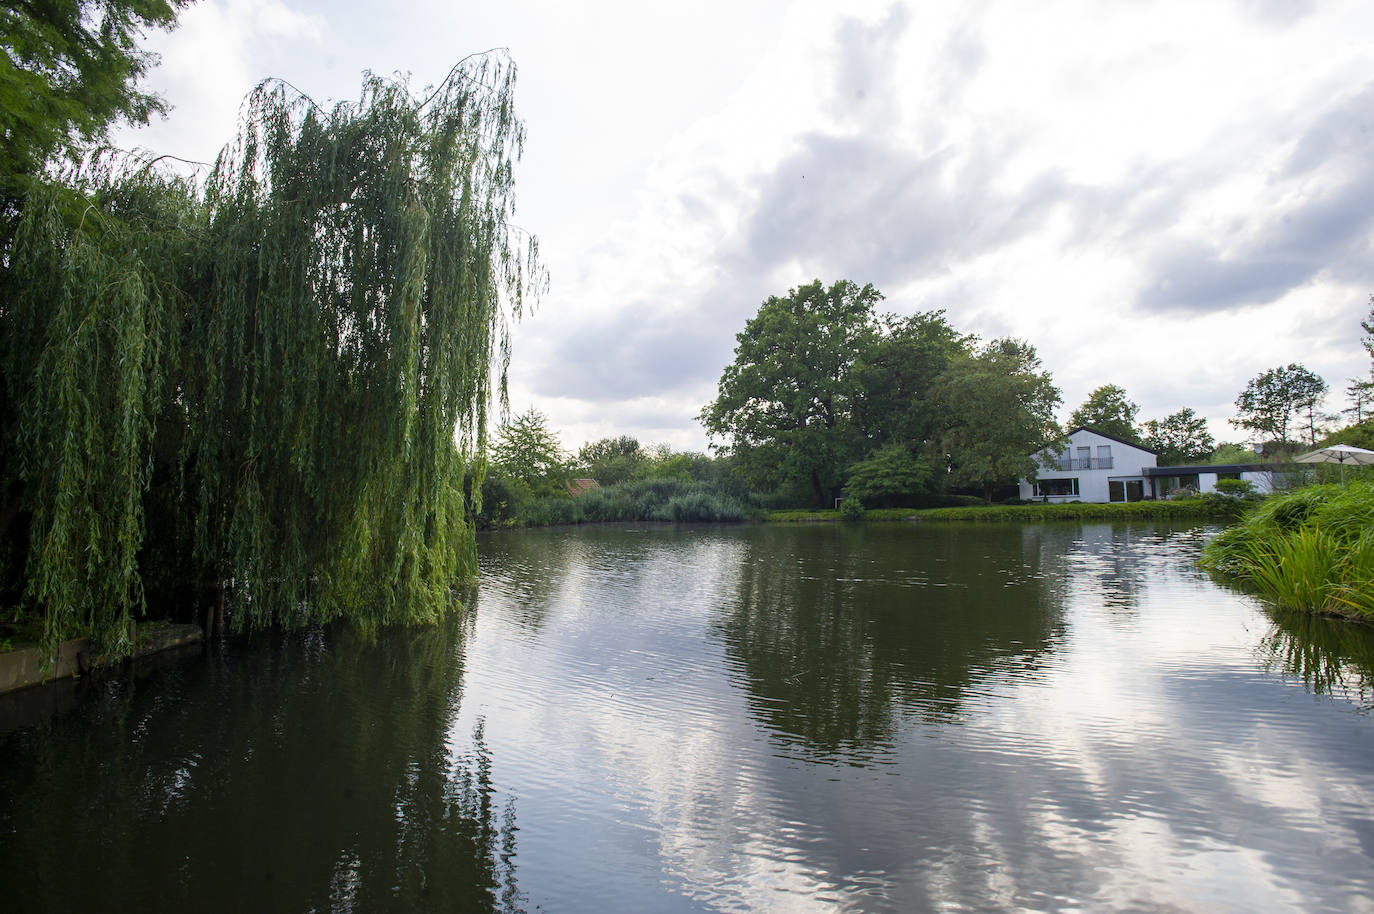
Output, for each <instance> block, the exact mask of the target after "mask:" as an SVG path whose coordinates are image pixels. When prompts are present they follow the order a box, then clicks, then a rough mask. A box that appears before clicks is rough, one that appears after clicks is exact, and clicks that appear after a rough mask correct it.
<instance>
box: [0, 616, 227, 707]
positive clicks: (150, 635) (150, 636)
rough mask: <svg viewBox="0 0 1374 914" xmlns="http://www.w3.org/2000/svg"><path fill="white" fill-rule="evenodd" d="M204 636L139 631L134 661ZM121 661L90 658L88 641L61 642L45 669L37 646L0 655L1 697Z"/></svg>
mask: <svg viewBox="0 0 1374 914" xmlns="http://www.w3.org/2000/svg"><path fill="white" fill-rule="evenodd" d="M203 638H204V633H203V632H202V631H201V629H200V626H199V625H159V626H157V627H156V628H149V629H144V630H140V631H139V632H138V635H137V637H136V638H135V642H136V643H135V645H134V652H133V658H134V659H137V658H139V657H146V656H148V655H149V654H156V653H160V652H161V651H166V650H171V649H172V648H177V647H184V646H185V645H188V644H196V643H199V642H200V641H201V640H202V639H203ZM123 659H124V658H122V657H121V658H116V657H109V656H92V653H91V642H90V639H89V638H78V639H76V640H75V641H63V642H62V643H61V644H59V645H58V646H57V657H56V659H55V660H54V661H53V662H52V664H51V665H50V666H49V667H48V668H47V669H46V670H45V669H44V668H43V652H42V650H41V649H40V648H39V647H37V646H36V645H31V646H27V647H22V648H19V649H17V650H13V651H7V652H6V653H3V654H0V694H4V693H6V692H14V691H17V690H18V689H26V688H29V687H30V686H36V685H42V684H43V683H45V682H53V681H55V680H58V679H66V678H70V677H72V676H77V675H80V674H82V673H86V672H89V671H90V670H92V669H96V668H99V667H103V666H111V665H113V664H115V663H118V662H120V661H121V660H123Z"/></svg>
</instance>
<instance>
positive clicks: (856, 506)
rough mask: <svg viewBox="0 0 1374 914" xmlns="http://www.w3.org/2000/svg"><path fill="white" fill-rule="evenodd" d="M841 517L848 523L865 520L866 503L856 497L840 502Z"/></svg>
mask: <svg viewBox="0 0 1374 914" xmlns="http://www.w3.org/2000/svg"><path fill="white" fill-rule="evenodd" d="M840 517H842V518H844V519H845V520H848V521H857V520H863V519H864V503H863V502H862V501H860V500H859V499H857V498H855V497H854V496H852V495H851V496H850V497H849V498H846V499H845V500H844V501H842V502H840Z"/></svg>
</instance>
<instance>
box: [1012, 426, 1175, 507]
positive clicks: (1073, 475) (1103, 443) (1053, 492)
mask: <svg viewBox="0 0 1374 914" xmlns="http://www.w3.org/2000/svg"><path fill="white" fill-rule="evenodd" d="M1031 456H1032V458H1033V459H1034V460H1035V462H1036V465H1037V466H1038V469H1037V471H1036V477H1035V481H1034V482H1031V481H1030V480H1029V479H1023V480H1021V497H1022V498H1023V499H1026V500H1030V499H1036V500H1041V501H1088V502H1107V501H1140V500H1141V499H1143V498H1145V497H1147V496H1149V495H1153V489H1152V488H1151V487H1150V483H1149V480H1148V479H1147V478H1146V476H1145V473H1144V470H1145V469H1147V468H1149V469H1154V468H1155V466H1156V464H1157V463H1158V459H1157V457H1156V456H1155V452H1154V451H1152V450H1150V449H1149V448H1144V447H1141V446H1140V445H1138V444H1131V443H1130V442H1129V441H1122V440H1121V439H1120V438H1113V437H1112V436H1111V435H1104V434H1103V433H1102V432H1098V431H1094V430H1092V429H1090V428H1087V427H1086V426H1079V427H1078V428H1076V429H1074V430H1073V431H1071V432H1069V447H1068V450H1066V451H1064V453H1062V454H1048V453H1045V452H1044V451H1041V452H1040V453H1038V454H1032V455H1031Z"/></svg>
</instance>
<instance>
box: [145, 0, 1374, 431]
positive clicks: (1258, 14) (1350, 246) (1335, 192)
mask: <svg viewBox="0 0 1374 914" xmlns="http://www.w3.org/2000/svg"><path fill="white" fill-rule="evenodd" d="M150 45H151V46H152V47H153V48H154V49H156V50H157V51H158V52H159V53H161V55H162V66H161V67H160V68H159V69H158V70H157V71H156V72H155V73H154V74H153V75H152V76H151V78H150V79H149V80H148V84H149V85H150V86H151V87H152V88H154V89H156V90H158V91H160V92H162V93H163V95H164V96H165V97H166V98H167V100H168V101H169V102H170V103H171V104H172V106H173V109H174V110H173V111H172V114H171V116H170V117H169V118H168V119H167V120H165V121H163V122H161V123H158V124H156V125H154V126H152V127H150V128H147V129H144V130H141V131H138V132H136V133H132V134H130V133H127V132H126V133H123V134H121V135H120V136H119V140H120V142H121V144H123V145H127V146H132V145H139V146H144V147H147V148H149V149H153V150H156V151H157V152H159V153H164V152H165V153H173V154H176V155H180V156H183V157H186V158H191V159H200V160H209V159H211V158H213V156H214V154H215V152H216V151H217V150H218V149H219V147H220V146H222V145H223V144H224V143H226V142H228V141H229V140H230V139H231V137H232V135H233V132H234V129H235V124H236V119H237V114H238V108H239V103H240V101H241V100H242V98H243V96H244V95H245V94H247V92H248V91H249V90H250V89H251V88H252V87H253V85H255V84H256V83H257V82H258V81H260V80H261V79H263V78H264V77H267V76H278V77H282V78H284V79H286V80H288V81H290V82H291V83H293V84H294V85H296V86H297V87H299V88H300V89H302V90H303V91H305V92H306V93H308V94H310V95H311V96H312V97H314V98H315V99H316V100H317V101H324V100H326V99H332V100H351V99H354V98H356V97H357V93H358V88H359V84H360V76H361V73H362V71H363V70H368V69H370V70H372V71H374V72H377V73H382V74H390V73H393V72H404V73H409V74H411V80H412V83H413V85H414V87H415V89H416V91H417V92H418V90H419V89H420V88H421V87H423V86H425V85H431V84H435V83H437V82H438V81H439V80H441V79H442V78H443V77H444V75H445V74H446V73H447V72H448V70H449V69H450V68H451V67H452V66H453V64H454V63H455V62H457V61H458V60H459V59H460V58H461V57H463V56H465V55H467V54H469V53H471V52H473V51H480V50H484V49H486V48H491V47H498V46H499V47H506V48H509V50H510V53H511V56H512V57H513V59H514V60H515V62H516V65H517V66H518V68H519V80H518V88H517V105H518V108H519V111H520V113H521V114H522V116H523V117H524V119H525V121H526V125H527V128H528V142H527V145H526V153H525V158H524V160H523V162H522V165H521V168H520V170H519V171H518V172H517V192H518V198H519V203H518V205H519V213H518V221H519V223H520V224H521V225H522V226H523V227H525V228H527V229H528V230H530V231H531V232H533V233H534V234H536V235H537V236H538V237H539V239H540V244H541V248H542V252H543V255H544V258H545V263H546V265H547V266H548V268H549V271H550V278H551V288H550V291H549V293H548V295H547V296H546V297H545V298H544V300H543V302H542V305H541V306H540V309H539V311H538V312H537V313H536V314H535V315H533V316H532V317H527V318H526V319H525V320H524V321H523V322H522V323H521V324H520V325H518V326H517V328H516V330H515V354H514V359H513V363H512V368H511V406H512V409H513V410H514V411H517V412H518V411H522V410H524V409H525V408H527V407H528V406H530V405H534V406H536V407H537V408H539V409H540V410H542V411H543V412H544V413H545V414H546V415H547V416H548V417H549V419H550V421H551V423H552V425H553V426H554V428H555V429H557V430H558V431H559V433H560V437H561V439H562V442H563V444H564V446H565V447H566V448H568V449H570V450H575V449H576V448H577V446H578V445H580V444H581V443H583V442H585V441H588V440H593V439H596V438H599V437H603V436H608V435H619V434H630V435H634V436H636V437H638V438H639V439H640V440H641V442H644V443H650V442H668V443H671V444H672V445H674V446H675V447H679V448H692V449H702V448H704V446H705V444H706V438H705V434H704V432H703V431H702V429H701V427H700V425H699V424H698V423H697V421H696V418H695V417H696V415H697V413H698V412H699V411H700V409H701V407H702V406H703V404H705V403H706V402H708V401H709V400H711V399H712V398H713V397H714V395H715V384H716V381H717V380H718V379H719V377H720V373H721V370H722V369H723V368H724V367H725V365H726V364H728V363H729V362H730V360H731V359H732V356H733V350H734V346H735V334H736V333H738V332H739V331H740V330H742V329H743V327H744V323H745V321H746V320H747V319H748V318H750V317H752V316H753V314H754V313H755V312H756V311H757V309H758V306H759V304H760V303H761V302H762V301H763V300H764V299H765V298H767V297H768V296H769V295H773V294H777V295H782V294H785V293H786V292H787V291H788V290H789V289H791V288H793V287H796V286H798V285H801V284H803V283H806V282H809V281H811V280H813V279H821V280H823V281H824V282H826V283H827V284H828V283H830V282H833V281H835V280H837V279H841V278H844V279H851V280H854V281H855V282H858V283H860V284H862V283H873V284H874V285H876V286H877V287H878V288H879V289H881V290H882V292H883V293H884V295H885V296H886V301H885V302H884V309H885V310H890V311H895V312H898V313H902V314H907V313H911V312H913V311H924V310H933V309H937V308H943V309H945V311H946V312H947V314H948V316H949V319H950V321H951V323H953V324H954V325H955V326H956V327H957V328H959V329H960V330H963V331H966V332H974V333H977V334H979V335H980V336H983V337H985V338H990V337H995V336H1003V335H1014V336H1019V337H1023V338H1025V339H1027V340H1029V341H1030V342H1032V343H1033V344H1034V345H1035V346H1036V347H1037V348H1038V349H1039V352H1040V354H1041V356H1042V358H1043V359H1044V362H1045V365H1046V367H1048V368H1049V369H1050V370H1051V371H1052V372H1053V374H1054V378H1055V380H1056V382H1057V383H1058V385H1059V386H1060V388H1061V389H1062V391H1063V393H1064V407H1063V410H1062V417H1064V418H1067V416H1068V413H1069V412H1070V411H1071V410H1072V409H1073V408H1074V407H1075V406H1077V405H1078V404H1079V403H1081V402H1082V401H1083V400H1084V398H1086V396H1087V395H1088V393H1089V392H1090V391H1091V390H1092V389H1093V388H1094V387H1097V386H1098V385H1100V384H1105V383H1115V384H1119V385H1121V386H1122V387H1124V388H1125V389H1126V391H1127V393H1128V394H1129V395H1130V396H1131V398H1132V399H1134V400H1136V401H1137V402H1139V403H1140V404H1141V407H1142V409H1141V418H1142V419H1149V418H1162V417H1163V416H1165V415H1167V414H1168V413H1171V412H1174V411H1176V410H1178V409H1179V408H1181V407H1184V406H1190V407H1192V408H1193V409H1195V410H1197V411H1198V412H1199V413H1201V414H1202V415H1205V416H1206V417H1208V419H1209V420H1211V426H1212V431H1213V433H1214V434H1215V435H1217V436H1218V437H1219V438H1222V439H1228V440H1240V438H1241V435H1240V433H1239V432H1237V431H1236V430H1235V429H1233V428H1232V427H1231V426H1229V425H1228V424H1227V423H1226V419H1228V418H1230V417H1232V416H1233V415H1234V406H1233V401H1234V400H1235V397H1236V394H1237V393H1239V391H1240V390H1241V388H1243V387H1244V385H1245V382H1246V381H1247V380H1249V379H1250V378H1252V377H1254V376H1255V375H1256V374H1258V373H1259V372H1261V371H1263V370H1265V369H1267V368H1272V367H1275V366H1278V365H1286V364H1288V363H1290V362H1301V363H1303V364H1305V365H1306V366H1307V367H1308V368H1310V369H1312V370H1313V371H1315V372H1317V373H1318V374H1320V375H1321V376H1322V377H1324V378H1325V379H1326V381H1327V383H1328V384H1329V385H1330V387H1331V389H1332V396H1331V397H1330V398H1329V400H1328V404H1327V405H1328V407H1329V408H1330V409H1332V410H1333V411H1334V410H1336V409H1340V408H1343V407H1344V406H1345V405H1347V404H1346V402H1345V398H1344V395H1343V390H1344V388H1345V386H1346V384H1347V383H1348V379H1349V378H1351V377H1354V376H1357V375H1363V374H1365V373H1366V372H1367V371H1368V369H1369V365H1370V362H1369V357H1368V355H1367V354H1366V353H1365V352H1364V350H1363V349H1362V348H1361V347H1360V343H1359V340H1360V335H1361V331H1360V328H1359V321H1360V319H1361V318H1362V317H1364V316H1365V315H1367V314H1368V299H1369V295H1370V293H1371V292H1374V256H1371V254H1374V251H1371V247H1374V3H1370V2H1369V0H1350V2H1341V0H1321V2H1316V0H1313V2H1305V0H1179V2H1154V3H1151V2H1146V0H1122V2H1110V0H1084V2H1058V0H1038V2H1036V3H1025V2H1022V0H1008V2H997V0H990V2H969V0H959V2H927V0H922V2H911V3H892V2H882V3H866V2H862V0H858V2H856V0H849V2H845V3H843V4H840V3H822V2H805V0H795V2H790V0H731V2H715V0H699V2H696V3H693V4H659V3H645V2H643V0H627V2H563V3H553V2H547V0H544V2H540V0H504V2H502V3H499V4H459V3H454V2H451V0H449V2H443V0H413V2H406V0H395V2H385V3H383V2H376V3H371V2H356V0H355V2H350V0H201V2H200V3H199V4H198V5H196V6H194V7H192V8H191V9H189V10H187V11H186V12H185V13H183V15H182V19H181V26H180V28H179V29H178V30H177V31H175V32H173V33H172V34H170V35H168V36H165V37H156V38H154V39H153V40H152V41H151V42H150Z"/></svg>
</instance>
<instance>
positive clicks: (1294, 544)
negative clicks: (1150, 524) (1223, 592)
mask: <svg viewBox="0 0 1374 914" xmlns="http://www.w3.org/2000/svg"><path fill="white" fill-rule="evenodd" d="M1202 564H1203V566H1204V567H1205V568H1208V569H1210V570H1212V571H1214V572H1216V573H1218V574H1220V575H1223V576H1225V577H1227V578H1230V579H1232V580H1237V581H1240V582H1243V583H1244V584H1245V585H1247V586H1248V587H1252V588H1254V589H1255V590H1256V591H1257V592H1258V593H1260V594H1261V595H1262V596H1265V597H1267V598H1269V599H1271V600H1273V601H1274V602H1275V603H1277V604H1278V605H1280V606H1283V607H1286V608H1289V609H1297V610H1304V611H1307V612H1318V613H1326V614H1331V615H1338V616H1344V617H1347V618H1351V619H1358V620H1360V621H1363V622H1374V485H1370V484H1369V483H1364V482H1355V483H1351V484H1350V485H1346V486H1340V485H1321V486H1309V487H1307V488H1305V489H1300V490H1298V491H1296V492H1293V493H1292V494H1289V495H1284V496H1280V497H1277V498H1271V499H1268V500H1266V501H1265V502H1263V503H1262V504H1260V505H1259V506H1258V507H1257V508H1255V509H1254V510H1253V511H1251V512H1250V513H1249V514H1247V515H1246V516H1245V518H1244V519H1243V520H1242V521H1241V522H1240V523H1239V524H1237V525H1236V526H1235V527H1232V528H1231V529H1229V530H1226V531H1224V532H1223V533H1222V534H1221V535H1220V536H1218V537H1217V538H1216V539H1215V540H1213V541H1212V542H1211V543H1209V544H1208V545H1207V548H1206V549H1205V550H1204V551H1203V554H1202Z"/></svg>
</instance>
